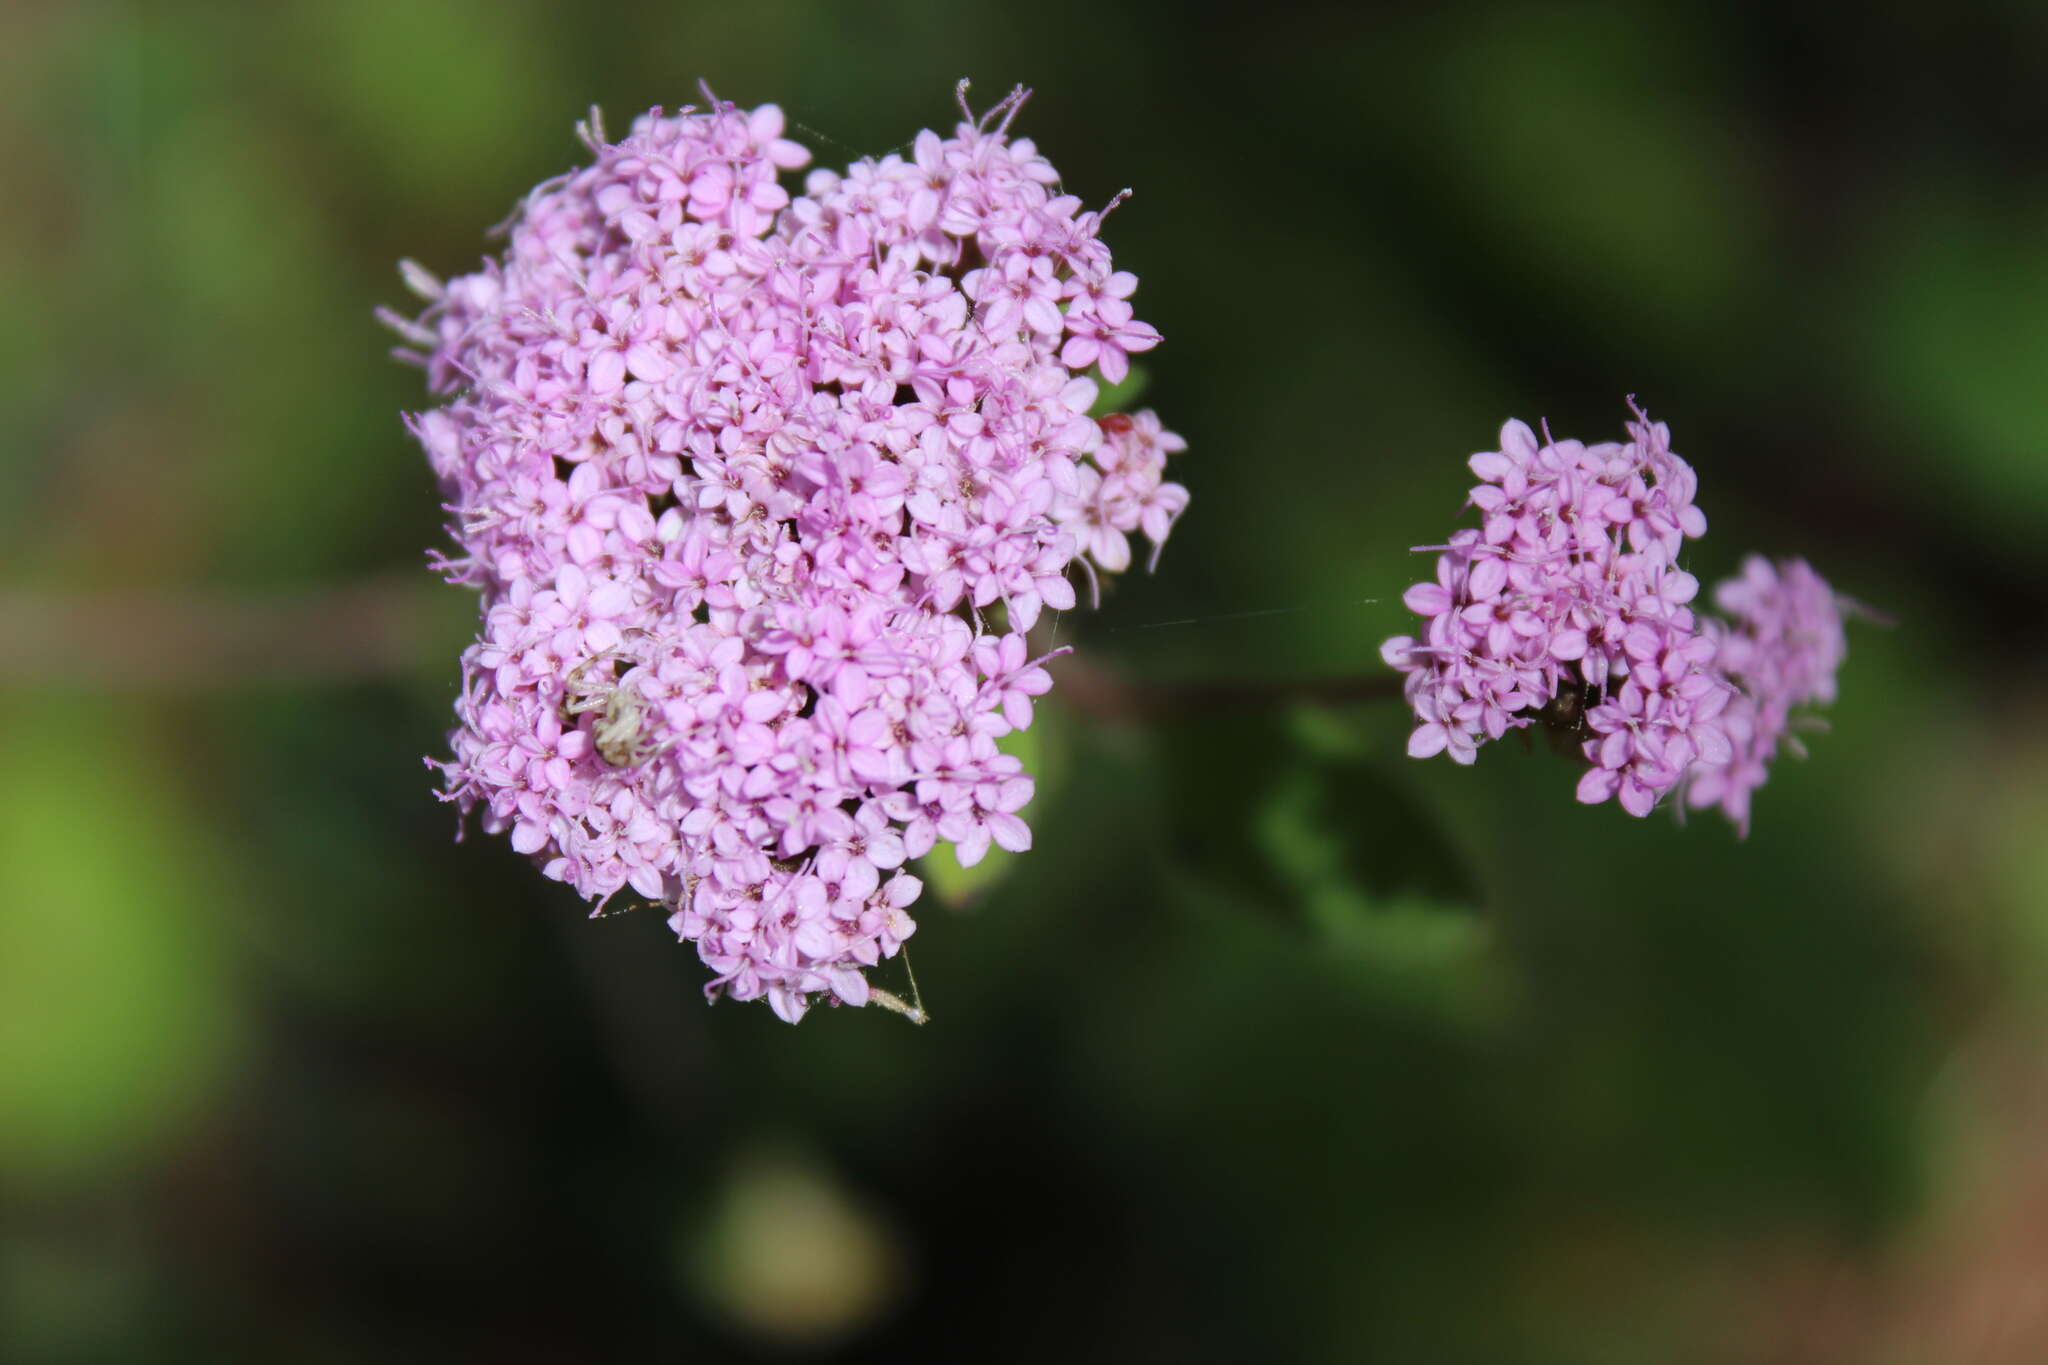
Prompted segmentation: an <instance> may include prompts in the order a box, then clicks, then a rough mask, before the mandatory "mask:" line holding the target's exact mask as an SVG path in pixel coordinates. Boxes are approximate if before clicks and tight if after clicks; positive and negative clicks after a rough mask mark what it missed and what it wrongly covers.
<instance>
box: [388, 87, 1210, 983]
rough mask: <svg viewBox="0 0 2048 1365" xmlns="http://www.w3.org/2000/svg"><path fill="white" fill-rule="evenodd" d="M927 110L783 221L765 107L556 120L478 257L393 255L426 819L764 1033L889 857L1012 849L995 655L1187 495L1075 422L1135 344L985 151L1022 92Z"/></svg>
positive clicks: (1008, 147)
mask: <svg viewBox="0 0 2048 1365" xmlns="http://www.w3.org/2000/svg"><path fill="white" fill-rule="evenodd" d="M964 89H965V87H964V84H963V87H962V91H963V100H962V105H961V108H962V112H963V114H964V115H966V118H965V121H964V122H962V123H961V124H960V126H959V127H958V128H957V129H956V130H955V132H954V134H953V136H951V137H941V136H939V135H938V134H937V133H933V132H929V131H928V132H924V133H921V134H919V135H918V137H917V139H916V141H915V143H914V144H913V150H912V154H911V155H910V156H909V157H908V158H904V157H900V156H893V155H892V156H888V157H885V158H883V159H881V160H879V161H875V160H865V161H861V162H858V163H856V164H854V165H853V166H851V167H849V168H848V169H847V170H846V171H845V172H844V173H843V174H841V173H836V172H832V171H824V170H819V171H813V172H812V173H811V174H810V176H809V178H808V180H807V181H806V183H805V187H804V188H805V193H804V195H803V197H800V198H797V199H794V200H792V199H791V198H790V196H789V194H788V193H787V192H786V191H785V190H784V189H783V188H782V186H781V184H780V183H779V179H778V177H779V176H780V174H781V173H782V172H783V171H786V170H790V169H793V168H796V167H799V166H802V165H803V164H804V163H805V162H806V161H807V160H808V159H809V157H808V153H806V152H805V150H804V149H803V148H801V147H799V146H798V145H796V144H795V143H793V142H790V141H787V140H785V139H784V138H783V136H782V132H783V117H782V114H781V112H780V111H779V110H777V109H776V108H775V107H774V106H773V105H765V106H762V107H761V108H758V109H755V110H753V111H752V112H751V113H747V112H743V111H741V110H738V109H736V108H734V107H733V106H731V105H729V104H722V103H717V102H715V101H714V104H713V107H712V108H711V109H710V110H708V111H707V112H701V113H699V112H692V111H691V110H688V109H685V110H683V111H682V112H680V113H678V114H674V115H664V114H663V113H662V112H661V111H659V110H656V111H654V112H652V113H649V114H648V115H646V116H645V117H643V118H641V119H639V120H637V121H636V122H635V123H634V126H633V129H632V132H631V133H630V134H629V135H628V136H627V137H625V138H624V139H622V140H621V141H619V142H617V143H612V142H608V141H607V140H606V139H605V137H604V135H603V133H602V131H601V129H600V128H599V127H598V126H597V124H596V121H595V119H593V121H592V124H591V125H590V126H589V127H587V128H585V129H584V130H583V132H584V137H585V140H586V142H587V143H588V145H589V146H590V148H591V151H592V152H593V153H594V155H595V162H594V164H592V165H590V166H587V167H585V168H583V169H581V170H577V171H573V172H571V173H569V174H567V175H564V176H562V177H559V178H557V179H555V180H552V181H549V182H548V183H546V184H544V185H541V186H540V187H538V188H537V189H535V190H534V191H533V193H532V194H530V195H529V196H528V197H527V199H526V201H525V203H524V204H523V205H522V207H521V208H520V210H519V211H518V213H517V214H516V215H515V218H514V220H513V222H512V223H511V225H510V241H509V245H508V247H507V249H506V251H505V253H504V257H503V259H502V260H493V261H486V262H485V263H484V266H483V268H482V269H481V270H480V271H478V272H477V273H476V274H472V275H467V276H464V277H462V278H460V279H455V280H451V281H449V282H448V283H447V284H445V285H443V284H441V283H439V282H438V281H436V280H434V279H433V278H432V277H431V276H428V275H427V274H426V273H425V272H424V271H422V270H420V269H418V268H417V267H415V266H410V265H408V266H407V267H406V276H407V279H408V282H409V283H411V284H412V285H413V287H414V288H415V289H416V290H417V291H418V292H420V293H421V294H423V295H424V296H425V297H426V298H427V299H428V300H429V306H428V307H427V309H426V311H425V313H424V314H423V315H422V316H421V317H420V318H419V319H418V321H417V322H412V321H405V320H402V319H394V318H387V321H390V322H392V323H393V324H394V325H395V326H397V327H398V328H399V329H400V331H401V332H402V333H403V334H405V335H406V336H408V337H409V338H411V339H412V340H413V341H414V343H415V344H416V345H417V346H418V347H419V348H420V352H421V353H420V354H417V355H415V356H414V357H413V358H414V359H416V360H418V361H419V362H420V363H422V364H424V365H425V366H426V368H427V371H428V376H429V383H430V385H431V387H432V388H433V390H434V391H435V392H437V393H446V394H451V395H453V397H452V400H451V401H450V402H448V403H447V404H446V405H445V406H442V407H438V408H434V409H431V410H429V411H427V412H424V413H420V414H418V415H417V416H415V417H414V418H413V419H412V422H411V425H412V428H413V430H414V432H415V433H416V434H417V436H418V438H419V440H420V443H421V444H422V446H424V448H425V450H426V452H427V454H428V456H429V458H430V460H431V462H432V464H433V467H434V470H435V472H436V474H437V475H438V476H439V478H440V481H441V484H442V487H443V490H444V492H445V494H446V496H447V498H448V502H449V505H450V510H451V511H452V513H453V515H454V522H453V526H452V533H453V535H454V537H455V539H456V540H457V542H458V544H459V545H460V547H461V555H460V557H459V558H454V559H450V560H447V561H445V562H444V567H445V568H446V570H447V572H448V576H449V577H450V579H451V580H453V581H456V582H461V583H466V584H470V585H472V586H474V587H476V588H478V589H479V590H480V591H481V592H482V594H483V626H482V631H481V634H480V637H479V638H478V640H477V641H476V643H475V644H473V645H472V646H471V647H470V648H469V650H468V651H467V652H466V653H465V654H464V656H463V672H464V679H465V681H464V686H463V689H462V695H461V699H460V701H459V702H458V704H457V708H456V709H457V715H458V718H459V721H460V724H459V726H458V728H457V729H456V730H455V731H454V732H453V734H452V736H451V743H452V746H453V749H454V755H453V758H452V759H451V760H450V761H448V762H446V763H445V764H441V765H439V766H441V767H442V768H443V770H444V772H445V774H446V778H447V795H448V797H449V798H450V799H452V800H455V801H457V802H459V803H460V804H461V805H462V807H463V808H464V809H465V810H467V809H469V808H471V807H480V808H481V809H482V811H483V821H484V826H485V828H486V829H487V830H490V831H493V832H498V831H509V832H510V834H511V839H512V844H513V846H514V847H515V848H517V849H518V850H519V851H521V852H522V853H527V854H531V855H533V856H534V857H535V858H537V859H538V860H540V862H541V864H542V866H543V869H544V871H545V872H546V873H547V875H548V876H550V877H553V878H556V879H558V880H561V881H564V882H567V883H569V884H570V885H571V886H573V887H574V888H575V889H576V890H577V891H578V892H579V893H580V894H582V895H583V896H584V897H585V898H587V899H590V900H596V901H600V902H602V901H603V900H604V899H607V898H609V897H610V896H612V895H613V894H615V893H617V892H619V891H620V890H622V889H624V888H627V887H630V888H631V889H632V890H633V891H635V892H637V893H638V894H640V895H641V896H644V897H647V898H649V899H652V900H656V901H659V902H662V903H664V904H666V905H667V906H668V907H669V908H670V909H671V910H672V911H673V913H672V915H671V918H670V921H669V922H670V924H671V925H672V926H673V928H674V929H675V931H676V933H677V934H678V935H679V936H681V937H682V938H683V939H685V940H688V941H693V942H695V943H696V944H697V947H698V952H699V954H700V955H701V956H702V958H703V960H704V961H705V963H706V964H708V965H709V966H710V968H711V969H712V971H713V973H714V974H715V976H714V979H713V981H712V982H711V984H710V986H709V987H708V990H709V991H710V992H711V993H712V994H714V995H715V994H717V993H719V992H724V993H727V994H730V995H732V996H733V997H734V998H736V999H752V998H756V997H760V996H766V997H767V998H768V1000H769V1002H770V1003H771V1005H772V1006H773V1007H774V1009H775V1010H776V1012H777V1013H778V1014H780V1015H781V1016H782V1017H783V1018H784V1019H788V1020H790V1021H792V1022H793V1021H795V1020H796V1019H798V1018H800V1017H801V1016H802V1015H803V1013H804V1011H805V1009H806V1008H807V1007H808V1005H809V1004H810V1003H811V1002H812V1000H813V999H814V998H815V997H818V996H820V995H821V994H829V996H831V997H834V998H836V999H837V1000H839V1001H843V1002H845V1003H847V1004H851V1005H859V1004H863V1003H865V1002H866V1001H867V1000H868V999H869V998H870V991H869V986H868V983H867V980H866V978H865V976H864V975H863V969H865V968H867V967H871V966H873V965H875V964H876V963H877V962H878V961H880V960H881V959H882V958H884V957H887V956H890V955H892V954H894V953H895V952H896V951H897V949H898V947H899V946H900V945H901V944H902V942H903V940H904V939H906V938H908V937H909V936H910V934H911V933H912V932H913V930H914V928H915V925H914V924H913V922H912V920H911V919H910V916H909V915H908V914H907V913H906V911H907V910H908V908H909V906H910V905H911V904H912V903H913V902H914V901H915V900H916V899H917V897H918V894H919V891H920V889H921V888H920V883H919V881H918V879H917V878H916V877H914V876H912V875H910V874H909V873H908V872H907V871H905V870H904V866H905V864H906V862H907V861H908V860H909V859H911V858H915V857H918V856H921V855H923V854H925V853H927V852H929V851H930V850H931V849H932V848H933V847H934V846H935V845H936V844H937V843H939V842H941V841H945V842H949V843H951V844H952V845H953V846H954V849H955V852H956V854H957V856H958V858H959V861H960V862H961V863H962V864H972V863H974V862H976V861H978V860H979V859H980V858H981V857H982V856H983V855H984V853H985V852H986V850H987V849H988V847H989V845H990V844H991V843H994V844H998V845H1001V846H1002V847H1004V848H1008V849H1018V850H1021V849H1023V848H1026V847H1028V846H1029V844H1030V841H1031V835H1030V830H1029V829H1028V828H1027V827H1026V825H1025V823H1024V821H1023V820H1022V819H1021V818H1020V817H1019V816H1018V814H1017V812H1018V811H1019V810H1020V809H1021V808H1022V807H1023V806H1024V805H1025V804H1026V803H1027V802H1028V801H1029V800H1030V799H1031V794H1032V779H1031V777H1030V776H1029V775H1028V774H1026V773H1025V772H1024V771H1023V770H1022V767H1021V765H1020V764H1019V762H1018V760H1017V759H1015V758H1014V757H1011V756H1010V755H1008V754H1005V753H1004V752H1002V751H1001V749H999V748H998V746H997V741H998V740H999V739H1000V738H1001V737H1002V736H1003V735H1005V734H1007V733H1009V732H1010V731H1012V730H1016V729H1022V728H1024V727H1025V726H1028V725H1029V724H1030V723H1031V718H1032V699H1033V698H1034V697H1037V696H1040V695H1042V694H1044V693H1045V692H1046V691H1047V689H1048V688H1050V687H1051V685H1052V680H1051V678H1050V676H1049V675H1048V674H1047V673H1046V671H1045V670H1044V669H1043V668H1041V667H1040V666H1039V665H1040V664H1041V663H1042V662H1043V660H1038V659H1033V658H1031V657H1029V650H1028V649H1027V648H1026V645H1025V637H1024V632H1025V631H1027V630H1029V629H1030V627H1031V625H1032V623H1033V622H1034V621H1035V620H1036V619H1037V618H1038V616H1039V613H1040V611H1041V610H1042V609H1043V608H1045V607H1051V608H1054V609H1055V610H1060V609H1065V608H1067V607H1071V606H1073V605H1074V589H1073V586H1072V585H1071V583H1070V582H1069V581H1068V578H1067V576H1066V575H1067V569H1068V566H1069V565H1070V564H1072V563H1073V562H1074V561H1075V560H1076V558H1077V557H1078V556H1080V555H1083V554H1085V555H1087V556H1090V557H1092V559H1093V560H1094V564H1095V567H1096V568H1099V569H1102V570H1109V571H1114V570H1117V569H1121V568H1123V567H1124V566H1125V565H1126V564H1127V563H1128V562H1129V560H1130V548H1129V544H1128V541H1127V539H1126V537H1127V535H1128V534H1129V533H1130V532H1132V531H1135V530H1139V529H1142V530H1143V531H1144V532H1145V533H1146V535H1147V536H1149V537H1150V538H1151V540H1152V541H1153V542H1154V544H1155V545H1156V544H1157V543H1158V542H1160V541H1163V540H1164V539H1165V537H1166V534H1167V531H1168V528H1169V527H1170V526H1171V524H1172V522H1173V520H1174V518H1175V517H1176V516H1177V515H1178V514H1179V512H1180V510H1181V509H1182V507H1184V506H1185V504H1186V501H1187V493H1186V491H1185V490H1184V489H1182V488H1181V487H1179V486H1178V485H1176V484H1172V483H1168V482H1165V481H1164V480H1163V478H1162V472H1163V470H1164V467H1165V463H1166V457H1167V455H1168V454H1169V453H1170V452H1172V451H1176V450H1179V449H1181V448H1182V442H1181V441H1180V440H1179V438H1177V437H1175V436H1173V435H1172V434H1171V433H1169V432H1166V431H1163V430H1161V428H1160V425H1159V422H1158V419H1157V418H1156V417H1154V416H1153V415H1152V414H1151V413H1150V412H1141V413H1137V414H1132V415H1123V414H1115V415H1111V416H1108V417H1104V418H1102V419H1101V420H1099V421H1098V420H1096V419H1095V418H1093V417H1091V416H1090V415H1089V412H1090V409H1091V407H1092V406H1093V405H1094V404H1095V402H1096V399H1097V393H1098V390H1097V386H1096V384H1095V382H1094V381H1093V380H1091V379H1090V378H1088V377H1086V376H1085V375H1084V374H1082V373H1081V371H1083V370H1086V369H1087V368H1089V367H1090V366H1093V367H1095V368H1097V369H1098V370H1099V371H1100V373H1101V374H1102V375H1103V377H1104V378H1106V379H1108V380H1110V381H1111V382H1115V381H1118V380H1120V379H1121V378H1122V377H1123V376H1124V374H1125V373H1126V371H1127V367H1128V361H1127V359H1126V357H1127V356H1128V355H1129V354H1131V353H1133V352H1138V351H1143V350H1147V349H1149V348H1150V347H1152V346H1153V345H1155V344H1157V342H1158V340H1159V337H1158V334H1157V333H1156V332H1154V331H1153V330H1152V329H1151V328H1150V327H1148V326H1146V325H1145V324H1144V323H1142V322H1138V321H1136V320H1135V319H1134V318H1133V316H1132V313H1131V308H1130V305H1129V303H1128V302H1126V300H1127V299H1128V298H1129V296H1130V294H1131V291H1132V290H1133V288H1134V287H1135V286H1136V283H1137V282H1136V280H1135V279H1134V278H1133V277H1132V276H1131V275H1130V274H1129V273H1127V272H1124V271H1119V270H1114V269H1112V268H1111V262H1110V255H1109V250H1108V248H1107V247H1106V246H1104V245H1103V243H1102V242H1101V240H1100V238H1099V232H1100V229H1101V226H1102V219H1103V216H1104V215H1103V214H1102V213H1093V212H1084V211H1082V209H1081V206H1080V204H1079V203H1078V202H1077V201H1076V200H1075V199H1073V198H1072V197H1070V196H1065V195H1061V194H1058V193H1057V192H1056V191H1055V189H1054V188H1053V187H1054V186H1055V185H1056V183H1057V180H1058V175H1057V173H1056V172H1055V171H1054V170H1053V168H1052V166H1051V165H1050V164H1049V163H1048V162H1047V161H1046V160H1045V159H1044V158H1043V157H1042V156H1040V155H1039V154H1038V153H1037V151H1036V150H1035V149H1034V148H1033V146H1032V144H1031V143H1030V142H1029V141H1026V140H1022V139H1017V140H1012V139H1010V138H1009V137H1008V135H1007V133H1008V124H1009V121H1010V118H1011V117H1012V116H1013V115H1014V114H1015V112H1016V110H1017V108H1018V106H1019V105H1020V104H1021V103H1022V101H1023V98H1024V92H1023V91H1022V90H1019V91H1016V92H1014V93H1013V94H1012V95H1011V96H1010V97H1009V98H1008V99H1006V100H1004V101H1003V102H1002V103H1001V104H999V105H997V106H996V108H995V109H993V110H991V111H990V112H989V114H988V115H986V116H984V117H983V118H981V119H979V120H976V119H975V118H974V117H973V115H972V114H971V113H969V112H968V111H967V108H966V105H965V101H964ZM1105 212H1106V211H1105ZM1084 567H1085V562H1084ZM1091 572H1092V570H1091ZM998 604H1000V606H1001V608H1002V610H1001V611H1000V612H999V613H997V612H995V610H994V609H995V608H996V607H997V605H998Z"/></svg>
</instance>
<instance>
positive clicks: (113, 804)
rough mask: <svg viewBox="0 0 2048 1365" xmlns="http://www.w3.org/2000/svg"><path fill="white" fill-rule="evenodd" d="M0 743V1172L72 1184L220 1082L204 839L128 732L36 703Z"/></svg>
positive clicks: (144, 1140)
mask: <svg viewBox="0 0 2048 1365" xmlns="http://www.w3.org/2000/svg"><path fill="white" fill-rule="evenodd" d="M34 714H35V716H36V723H34V724H17V725H11V726H9V727H7V730H6V733H5V735H4V736H0V770H5V771H6V772H7V773H8V775H9V778H10V780H9V782H8V783H7V785H6V788H5V791H4V794H0V866H5V867H6V868H7V870H8V880H9V885H10V891H11V893H12V894H11V895H10V896H9V904H8V906H7V913H6V914H5V915H4V916H0V1171H4V1172H5V1173H7V1174H12V1175H23V1176H34V1177H38V1178H50V1177H59V1176H61V1177H66V1178H81V1177H84V1176H86V1175H87V1174H88V1173H96V1172H102V1171H104V1170H106V1169H107V1168H108V1167H109V1166H110V1165H113V1164H117V1163H118V1162H120V1161H121V1160H123V1159H125V1158H130V1157H133V1156H136V1155H138V1154H140V1153H143V1152H146V1151H147V1150H148V1149H150V1148H151V1147H152V1146H154V1145H156V1144H159V1143H162V1142H164V1141H167V1140H169V1139H170V1138H171V1137H172V1136H174V1135H175V1132H176V1130H177V1126H178V1124H179V1123H180V1122H181V1121H182V1120H183V1119H185V1118H186V1117H187V1116H189V1115H191V1114H193V1113H195V1112H198V1111H199V1110H200V1109H201V1108H202V1107H203V1106H204V1105H205V1104H206V1103H207V1102H208V1100H209V1099H210V1097H211V1095H212V1092H213V1089H214V1087H215V1086H216V1085H217V1084H218V1083H219V1082H220V1081H221V1080H222V1079H224V1075H225V1072H226V1068H227V1065H228V1062H229V1058H230V1055H231V1054H232V1052H233V1050H234V1047H235V1041H236V1040H235V1033H236V1024H237V1019H236V1015H235V1009H234V997H233V994H232V983H231V980H230V978H229V975H228V971H227V965H226V963H225V962H224V960H223V958H222V949H223V944H222V943H221V942H220V941H219V938H218V936H217V933H216V931H215V923H214V920H213V917H212V916H211V915H210V914H209V905H208V902H209V901H210V900H211V899H213V898H214V897H217V896H219V895H220V894H221V893H222V891H223V889H224V888H223V887H222V885H221V883H220V880H219V876H218V871H217V867H218V864H217V861H216V859H215V858H214V856H213V855H212V854H211V853H210V848H211V846H212V844H213V843H214V840H215V838H216V834H217V831H215V830H213V829H211V828H208V827H207V826H206V825H205V824H204V823H203V821H204V811H203V809H202V808H199V807H195V806H193V805H191V804H190V803H189V802H188V800H187V799H186V796H185V794H184V793H183V792H181V791H179V790H177V789H176V788H175V787H173V786H171V785H170V784H169V783H168V782H167V781H166V779H165V778H164V776H163V775H162V774H161V772H159V771H158V770H156V769H155V768H154V767H153V766H152V765H150V764H149V762H148V761H147V751H146V749H144V748H142V747H141V746H140V745H139V744H138V741H137V735H136V732H135V731H134V730H133V728H132V727H124V726H117V725H113V724H110V723H109V722H108V719H107V717H106V716H105V715H104V714H103V713H102V712H101V710H100V709H98V708H96V707H93V706H89V705H86V704H83V703H79V702H63V701H48V700H45V699H38V702H37V705H36V707H35V708H34Z"/></svg>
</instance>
